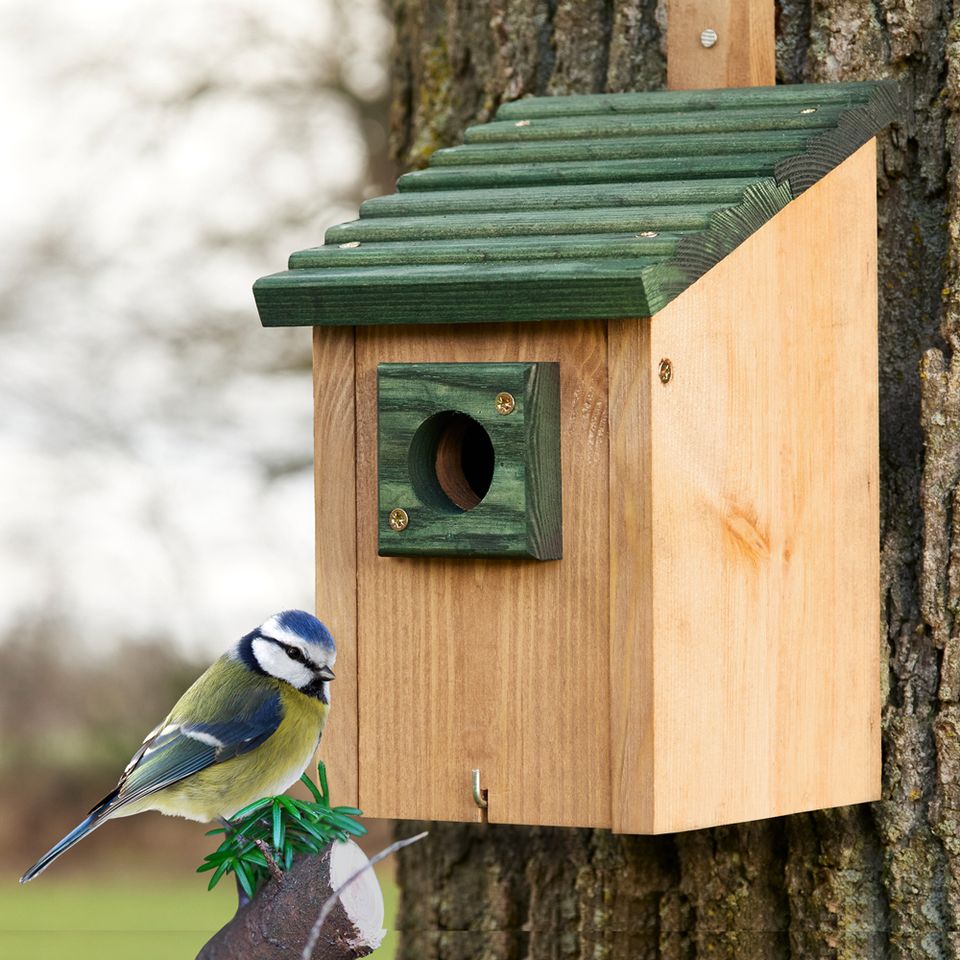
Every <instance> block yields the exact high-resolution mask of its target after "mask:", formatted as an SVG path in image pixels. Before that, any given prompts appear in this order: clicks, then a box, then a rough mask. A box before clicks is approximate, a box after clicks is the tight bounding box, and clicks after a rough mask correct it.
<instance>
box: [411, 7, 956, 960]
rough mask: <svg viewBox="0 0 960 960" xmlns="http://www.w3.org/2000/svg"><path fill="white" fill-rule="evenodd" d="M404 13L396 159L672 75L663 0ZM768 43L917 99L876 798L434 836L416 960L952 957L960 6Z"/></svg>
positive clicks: (891, 407) (885, 548)
mask: <svg viewBox="0 0 960 960" xmlns="http://www.w3.org/2000/svg"><path fill="white" fill-rule="evenodd" d="M394 5H395V9H396V12H397V23H398V41H397V48H396V55H395V69H394V75H395V78H396V81H397V83H396V88H395V100H394V109H393V124H392V131H393V146H394V152H395V156H396V158H397V160H398V162H399V163H400V164H401V165H402V166H406V167H409V166H416V165H420V164H422V163H424V162H425V160H426V159H427V158H428V156H429V154H430V152H431V151H432V150H433V149H435V148H436V147H439V146H446V145H449V144H452V143H454V142H456V141H457V140H458V138H459V136H460V134H461V132H462V130H463V128H464V127H465V126H466V125H467V124H469V123H472V122H475V121H477V120H483V119H486V118H488V117H489V116H490V115H491V114H492V112H493V111H494V110H495V109H496V107H497V106H498V105H499V103H501V102H502V101H504V100H509V99H514V98H516V97H519V96H522V95H524V94H527V93H535V94H543V93H581V92H598V91H603V90H640V89H649V88H655V87H658V86H660V85H661V84H662V82H663V77H664V56H663V43H662V31H661V27H662V21H663V12H662V9H661V4H658V3H657V2H656V0H586V2H583V3H574V2H568V0H490V2H489V3H488V4H471V3H469V2H468V0H396V2H395V4H394ZM777 31H778V34H777V70H778V76H779V78H780V80H781V81H783V82H797V81H800V80H809V81H821V80H822V81H826V80H857V79H865V78H876V77H895V78H897V79H898V80H899V81H900V82H901V83H902V84H903V86H904V89H905V90H906V92H907V98H906V99H907V104H908V110H907V113H906V115H905V116H904V117H903V118H902V121H901V122H900V123H899V124H897V125H896V126H895V127H894V128H893V129H892V130H891V131H889V132H888V133H887V134H885V135H884V136H883V138H882V141H881V144H880V153H879V170H878V173H879V189H880V205H879V212H880V292H881V309H880V377H881V411H880V413H881V507H882V584H881V587H882V609H883V633H882V636H881V637H878V642H879V643H880V644H882V650H883V658H884V662H885V663H886V665H887V669H886V670H885V673H884V677H883V682H884V696H885V707H884V715H883V731H884V733H883V735H884V798H883V800H882V801H880V802H879V803H876V804H873V805H871V806H862V807H855V808H848V809H841V810H828V811H821V812H817V813H812V814H804V815H800V816H795V817H789V818H784V819H780V820H774V821H766V822H761V823H752V824H743V825H740V826H736V827H724V828H720V829H715V830H704V831H697V832H693V833H689V834H682V835H677V836H674V837H661V838H644V837H615V836H612V835H611V834H609V833H607V832H604V831H587V830H548V829H523V828H516V827H476V826H469V825H466V826H465V825H454V824H438V825H432V826H431V830H432V836H431V842H430V843H429V844H422V845H419V846H416V847H413V848H411V850H410V851H408V852H406V853H404V855H403V856H402V857H401V863H400V881H401V885H402V887H403V914H402V917H403V919H402V925H403V927H404V929H405V931H406V932H405V935H404V938H403V946H402V948H401V957H402V958H403V960H413V958H418V960H421V958H422V960H467V958H491V960H492V958H498V960H500V958H502V960H514V958H515V960H522V958H529V960H548V958H549V960H560V958H564V960H587V958H591V960H593V958H604V960H642V958H647V957H650V958H654V957H664V958H669V960H688V958H694V957H716V958H725V957H729V958H733V957H736V958H738V960H753V958H757V960H761V958H762V960H774V958H804V960H808V958H819V957H825V958H827V957H829V958H849V960H855V958H856V960H880V958H891V960H895V958H910V960H919V958H928V957H929V958H943V957H956V956H958V955H960V820H958V814H960V624H958V621H960V618H958V617H957V607H958V603H960V509H958V507H960V350H958V346H960V8H956V9H955V8H954V6H953V5H951V3H949V2H947V0H912V2H910V3H907V4H904V3H901V2H894V0H820V2H804V0H781V2H780V3H778V19H777ZM402 829H403V831H404V832H406V831H408V830H419V829H421V825H417V824H404V825H403V826H402Z"/></svg>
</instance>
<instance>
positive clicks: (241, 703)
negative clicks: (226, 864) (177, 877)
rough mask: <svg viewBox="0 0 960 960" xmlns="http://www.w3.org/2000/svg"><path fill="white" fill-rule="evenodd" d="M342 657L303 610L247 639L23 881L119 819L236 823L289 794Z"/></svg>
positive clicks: (283, 615) (316, 738)
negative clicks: (151, 816) (148, 814)
mask: <svg viewBox="0 0 960 960" xmlns="http://www.w3.org/2000/svg"><path fill="white" fill-rule="evenodd" d="M336 659H337V649H336V645H335V644H334V641H333V637H332V636H331V635H330V631H329V630H328V629H327V628H326V627H325V626H324V625H323V624H322V623H321V622H320V621H319V620H318V619H317V618H316V617H314V616H312V615H311V614H309V613H306V612H304V611H303V610H284V611H281V612H280V613H277V614H275V615H274V616H272V617H270V618H269V619H268V620H266V621H265V622H264V623H262V624H261V625H260V626H259V627H257V629H256V630H253V631H251V632H250V633H248V634H246V635H245V636H243V637H241V638H240V640H238V641H237V642H236V643H235V644H234V645H233V646H232V647H231V648H230V649H229V650H228V651H227V652H226V653H224V654H223V656H221V657H220V658H218V659H217V660H215V661H214V662H213V663H212V664H211V665H210V666H209V667H208V668H207V670H206V671H205V672H204V673H203V674H202V675H201V676H200V677H199V678H198V679H197V680H196V681H195V682H194V683H193V684H192V685H191V686H190V687H189V689H188V690H187V691H186V692H185V693H184V694H183V696H181V697H180V699H179V700H178V701H177V703H176V704H175V705H174V707H173V709H172V710H171V711H170V713H169V714H168V715H167V716H166V717H165V718H164V720H163V721H162V722H161V723H159V724H157V726H156V727H155V728H154V729H153V730H151V731H150V733H148V734H147V736H146V737H145V738H144V740H143V743H142V744H141V746H140V748H139V749H138V750H137V751H136V753H135V754H134V755H133V757H132V759H131V760H130V762H129V763H128V764H127V766H126V768H125V769H124V771H123V773H122V774H121V776H120V780H119V782H118V783H117V786H116V787H115V788H114V789H113V790H112V791H111V792H110V793H108V794H107V795H106V796H105V797H104V798H103V799H102V800H101V801H100V802H99V803H98V804H96V805H95V806H94V807H93V808H92V809H91V810H90V813H89V815H88V816H87V817H86V819H84V820H83V821H82V822H81V823H80V824H78V825H77V826H76V827H75V828H74V829H73V830H71V831H70V832H69V833H68V834H67V835H66V836H65V837H64V838H63V839H62V840H60V841H59V843H57V844H55V845H54V846H53V847H51V849H50V850H48V851H47V852H46V853H45V854H44V855H43V856H42V857H41V858H40V859H39V860H38V861H37V862H36V863H35V864H34V865H33V866H32V867H30V869H29V870H27V872H26V873H24V875H23V876H22V877H21V878H20V883H27V882H29V881H30V880H33V879H34V877H36V876H38V875H39V874H41V873H42V872H43V871H44V870H46V869H47V867H49V866H50V864H51V863H53V861H54V860H56V859H57V858H58V857H60V856H61V855H62V854H64V853H66V851H67V850H69V849H70V848H71V847H72V846H73V845H74V844H75V843H77V842H78V841H80V840H82V839H83V838H84V837H85V836H87V834H89V833H92V832H93V831H94V830H96V829H97V828H98V827H100V826H102V825H103V824H104V823H106V822H107V821H108V820H112V819H114V818H115V817H128V816H131V815H132V814H135V813H142V812H144V811H145V810H159V811H160V812H161V813H164V814H167V815H170V816H180V817H186V818H187V819H188V820H199V821H211V820H221V821H227V822H229V819H228V818H229V817H230V816H231V815H232V814H234V813H236V812H237V811H238V810H241V809H242V808H243V807H245V806H247V805H248V804H250V803H253V802H255V801H256V800H259V799H261V798H262V797H267V796H273V795H275V794H278V793H282V792H283V791H284V790H286V789H287V788H288V787H289V786H291V784H293V783H295V782H296V781H297V779H298V778H299V777H300V776H301V774H302V773H303V771H304V770H305V769H306V767H307V764H308V763H309V762H310V760H311V759H312V758H313V755H314V753H315V752H316V749H317V746H318V745H319V743H320V736H321V734H322V733H323V727H324V724H325V722H326V719H327V713H328V711H329V707H330V681H331V680H333V679H334V673H333V665H334V663H335V662H336Z"/></svg>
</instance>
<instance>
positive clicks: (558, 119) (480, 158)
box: [255, 83, 897, 833]
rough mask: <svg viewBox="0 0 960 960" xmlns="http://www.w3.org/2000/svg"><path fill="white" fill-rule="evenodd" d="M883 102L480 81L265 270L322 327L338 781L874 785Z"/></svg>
mask: <svg viewBox="0 0 960 960" xmlns="http://www.w3.org/2000/svg"><path fill="white" fill-rule="evenodd" d="M896 101H897V98H896V92H895V88H894V87H892V86H891V85H887V84H882V83H857V84H842V85H831V84H825V85H815V86H803V85H801V86H782V87H775V88H752V89H745V90H710V91H682V92H662V93H644V94H611V95H599V96H571V97H551V98H534V99H525V100H520V101H517V102H514V103H508V104H505V105H503V106H502V107H501V108H500V109H499V111H498V113H497V115H496V119H495V120H494V121H492V122H490V123H486V124H482V125H479V126H476V127H473V128H471V129H470V130H468V131H467V133H466V138H465V139H466V142H465V144H464V145H462V146H458V147H455V148H452V149H447V150H439V151H437V152H436V153H435V154H434V156H433V158H432V160H431V163H430V166H429V167H428V168H427V169H425V170H420V171H417V172H414V173H408V174H406V175H405V176H403V177H401V178H400V181H399V183H398V189H397V192H396V193H395V194H393V195H391V196H387V197H380V198H377V199H374V200H369V201H367V202H366V203H364V204H363V206H362V207H361V210H360V218H359V219H358V220H356V221H354V222H352V223H345V224H342V225H339V226H335V227H332V228H331V229H329V230H328V231H327V234H326V243H325V244H324V245H323V246H321V247H317V248H315V249H310V250H304V251H302V252H299V253H295V254H293V256H292V257H291V259H290V269H289V270H288V271H287V272H285V273H280V274H276V275H274V276H269V277H264V278H263V279H261V280H259V281H258V282H257V284H256V286H255V294H256V299H257V304H258V307H259V310H260V315H261V318H262V321H263V323H264V324H266V325H267V326H290V325H308V326H312V327H314V361H315V366H314V370H315V401H316V436H315V442H316V493H317V511H316V536H317V607H318V612H319V615H320V616H321V617H322V618H323V619H324V620H325V621H326V622H327V623H328V625H329V626H330V628H331V630H332V631H333V633H334V635H335V637H336V638H337V642H338V645H339V649H340V658H339V661H338V664H337V681H336V684H335V691H334V698H333V704H334V705H333V711H332V714H331V723H330V726H329V727H328V732H327V734H326V735H325V738H324V747H325V751H326V753H325V756H326V757H327V762H328V764H329V765H330V766H331V768H332V773H331V778H332V781H333V783H334V784H335V785H336V789H337V800H338V801H339V802H347V801H348V800H350V801H352V802H355V803H357V805H358V806H360V807H362V808H363V809H364V810H365V811H366V813H367V814H368V815H370V816H375V817H400V818H426V819H443V820H474V819H488V820H489V821H490V822H500V823H525V824H561V825H570V826H595V827H612V828H613V829H615V830H618V831H622V832H631V833H660V832H665V831H674V830H684V829H688V828H694V827H702V826H708V825H715V824H721V823H730V822H736V821H743V820H753V819H758V818H762V817H770V816H775V815H780V814H787V813H792V812H795V811H800V810H809V809H814V808H820V807H828V806H834V805H837V804H849V803H856V802H859V801H865V800H872V799H875V798H877V797H879V795H880V690H879V686H880V666H879V651H880V630H879V586H878V580H879V546H878V545H879V521H878V513H879V510H878V486H877V473H878V454H877V447H878V438H877V431H878V427H877V280H876V233H877V225H876V170H875V164H876V160H875V141H874V139H873V138H874V136H875V134H876V133H877V132H878V131H879V130H880V129H881V128H882V127H883V126H885V125H886V124H887V123H888V122H889V121H890V119H891V118H892V117H893V115H894V112H895V109H896ZM474 770H479V771H480V773H479V789H478V790H476V791H475V790H474V789H473V787H474V784H473V781H472V771H474ZM474 793H476V794H477V796H476V797H475V796H474ZM351 794H352V796H351ZM484 803H485V804H486V806H485V807H484V806H483V804H484ZM481 807H483V809H482V810H481Z"/></svg>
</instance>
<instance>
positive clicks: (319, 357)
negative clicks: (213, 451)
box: [313, 327, 359, 806]
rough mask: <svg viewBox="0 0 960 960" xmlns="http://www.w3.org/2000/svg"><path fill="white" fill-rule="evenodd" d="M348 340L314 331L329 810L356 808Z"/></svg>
mask: <svg viewBox="0 0 960 960" xmlns="http://www.w3.org/2000/svg"><path fill="white" fill-rule="evenodd" d="M354 353H355V348H354V332H353V329H352V328H350V327H317V328H315V329H314V331H313V400H314V407H313V410H314V420H313V424H314V484H315V486H314V489H315V495H316V514H315V518H316V564H317V565H316V569H317V588H316V603H317V616H318V617H319V618H320V619H321V620H322V621H323V622H324V623H325V624H326V625H327V627H328V628H329V629H330V632H331V633H332V634H333V638H334V640H335V641H336V643H337V666H336V674H337V679H336V680H335V681H334V682H333V683H332V684H331V692H330V717H329V719H328V721H327V726H326V729H325V730H324V734H323V740H322V741H321V744H320V757H321V759H322V760H323V761H324V763H326V765H327V771H328V774H329V780H330V789H331V793H332V795H333V801H334V803H337V804H340V805H343V806H357V805H358V803H357V801H358V797H359V785H358V770H359V760H358V745H357V704H358V690H357V526H356V511H357V508H356V488H357V480H356V410H355V404H354V377H355V374H354Z"/></svg>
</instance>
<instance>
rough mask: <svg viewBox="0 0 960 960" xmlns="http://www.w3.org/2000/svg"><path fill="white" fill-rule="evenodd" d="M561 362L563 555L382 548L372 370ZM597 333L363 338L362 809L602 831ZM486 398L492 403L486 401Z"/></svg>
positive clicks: (460, 330) (606, 808) (511, 329)
mask: <svg viewBox="0 0 960 960" xmlns="http://www.w3.org/2000/svg"><path fill="white" fill-rule="evenodd" d="M465 361H469V362H486V361H492V362H504V361H513V362H535V361H553V362H557V361H559V363H560V365H561V368H560V406H561V425H560V428H561V460H562V473H563V538H564V544H563V547H564V550H563V560H561V561H544V562H540V561H536V560H527V559H509V560H494V559H451V558H396V557H379V556H377V529H376V524H377V484H376V479H377V464H376V447H377V422H376V367H377V364H378V363H380V362H394V363H413V362H465ZM606 363H607V350H606V330H605V324H603V323H586V322H584V323H578V322H572V323H565V324H531V325H513V324H501V325H494V326H487V327H473V326H459V327H456V328H443V327H432V328H431V327H381V328H370V329H363V330H358V331H357V385H356V386H357V416H358V450H357V458H358V473H357V488H358V495H359V513H358V518H357V529H358V570H359V601H360V602H359V632H360V681H361V683H360V685H361V692H362V697H361V704H362V706H361V710H360V770H361V773H360V784H361V789H360V806H361V807H363V809H364V810H365V811H366V812H367V813H368V814H369V815H371V816H378V817H401V818H416V817H430V818H437V819H445V820H479V819H480V811H479V810H478V808H477V807H476V805H475V804H474V802H473V799H472V797H471V781H470V771H471V770H472V769H473V768H475V767H479V769H480V771H481V784H482V787H483V788H485V789H486V790H487V792H488V801H489V808H488V811H487V813H488V817H489V820H490V821H492V822H513V823H531V824H536V823H544V824H561V825H576V826H587V825H594V826H609V825H610V772H609V767H610V753H609V742H610V735H609V685H608V670H609V660H608V656H609V653H608V586H607V561H608V547H607V523H608V521H607V512H608V511H607V491H608V477H607V436H606V425H607V384H606ZM495 396H496V392H494V393H493V394H492V395H491V398H490V402H491V403H492V402H494V398H495Z"/></svg>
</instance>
